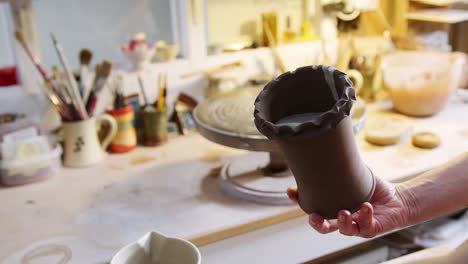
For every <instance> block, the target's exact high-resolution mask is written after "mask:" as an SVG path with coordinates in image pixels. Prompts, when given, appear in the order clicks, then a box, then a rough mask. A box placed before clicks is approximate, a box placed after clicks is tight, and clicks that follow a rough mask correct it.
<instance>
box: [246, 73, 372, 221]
mask: <svg viewBox="0 0 468 264" xmlns="http://www.w3.org/2000/svg"><path fill="white" fill-rule="evenodd" d="M355 100H356V97H355V89H354V86H353V84H352V82H351V81H350V80H349V78H348V77H347V76H346V74H344V73H342V72H340V71H338V70H336V69H335V68H332V67H328V66H309V67H302V68H298V69H296V70H295V71H293V72H287V73H284V74H282V75H280V76H279V77H278V78H276V79H275V80H273V81H271V82H270V83H268V84H267V85H266V86H265V88H264V89H263V91H262V92H261V93H260V94H259V96H258V97H257V99H256V101H255V112H254V116H255V124H256V126H257V129H258V130H259V131H260V132H261V133H262V134H264V135H265V136H266V137H268V138H269V139H271V140H274V141H276V143H277V144H278V146H279V148H280V150H281V151H282V152H283V154H284V156H285V157H286V160H287V162H288V165H289V167H290V169H291V171H292V173H293V175H294V178H295V180H296V183H297V187H298V202H299V205H300V207H301V208H302V209H303V210H304V211H305V212H306V213H308V214H310V213H313V212H315V213H318V214H320V215H321V216H322V217H324V218H326V219H332V218H336V217H337V215H338V212H339V210H341V209H346V210H349V211H351V212H355V211H357V210H359V208H360V206H361V204H362V203H363V202H366V201H369V199H370V197H371V196H372V194H373V192H374V188H375V178H374V176H373V174H372V172H371V171H370V170H369V168H367V166H366V165H365V164H364V163H363V162H362V160H361V158H360V156H359V152H358V150H357V146H356V143H355V140H354V134H353V127H352V122H351V118H350V117H349V113H350V110H351V107H352V105H353V102H354V101H355ZM307 113H315V115H314V116H312V117H310V118H309V119H307V120H302V121H301V122H296V123H294V124H290V123H280V122H278V121H280V120H282V119H283V118H285V117H290V116H294V115H301V114H307Z"/></svg>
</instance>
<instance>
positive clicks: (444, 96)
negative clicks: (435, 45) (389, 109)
mask: <svg viewBox="0 0 468 264" xmlns="http://www.w3.org/2000/svg"><path fill="white" fill-rule="evenodd" d="M463 64H464V57H463V56H462V55H461V54H459V53H449V52H422V51H399V52H396V53H392V54H389V55H386V56H385V57H384V58H383V61H382V68H383V79H384V85H385V87H386V88H387V90H388V92H389V95H390V98H391V100H392V102H393V107H394V108H395V109H396V110H397V111H399V112H401V113H403V114H406V115H411V116H430V115H433V114H436V113H438V112H439V111H440V110H442V108H443V107H444V106H445V105H446V104H447V101H448V99H449V97H450V96H451V95H452V94H453V93H454V91H455V90H456V88H457V86H458V85H459V83H460V80H461V75H462V68H463Z"/></svg>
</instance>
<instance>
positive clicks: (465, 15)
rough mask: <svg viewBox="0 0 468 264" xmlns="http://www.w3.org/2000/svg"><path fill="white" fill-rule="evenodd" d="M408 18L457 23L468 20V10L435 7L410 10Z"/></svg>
mask: <svg viewBox="0 0 468 264" xmlns="http://www.w3.org/2000/svg"><path fill="white" fill-rule="evenodd" d="M406 18H407V19H408V20H416V21H426V22H435V23H444V24H456V23H460V22H464V21H468V11H466V10H458V9H445V8H434V9H426V10H421V11H414V12H408V14H407V15H406Z"/></svg>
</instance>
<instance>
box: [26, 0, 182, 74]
mask: <svg viewBox="0 0 468 264" xmlns="http://www.w3.org/2000/svg"><path fill="white" fill-rule="evenodd" d="M170 1H171V0H138V1H132V0H79V1H77V0H34V1H33V10H34V16H35V20H36V28H37V31H38V38H39V42H40V46H41V51H42V59H43V63H44V65H45V66H46V67H47V68H48V69H50V67H51V66H52V65H59V61H58V59H57V55H56V53H55V50H54V49H53V46H52V42H51V40H50V35H49V33H50V32H53V33H54V34H55V36H56V37H57V39H58V40H59V42H60V43H61V44H62V46H63V49H64V50H65V53H66V55H67V57H68V60H69V62H70V64H71V66H72V67H78V64H79V61H78V53H79V51H80V49H81V48H85V47H86V48H89V49H91V50H92V51H93V53H94V55H95V56H94V59H93V61H94V62H100V61H102V60H103V59H107V60H110V61H113V62H115V63H117V64H122V63H125V62H126V59H125V57H124V55H123V54H122V52H121V50H120V47H121V46H122V45H124V44H126V43H127V42H128V40H129V38H130V37H131V36H132V34H133V33H136V32H140V31H141V32H145V33H146V34H147V39H148V41H156V40H170V41H173V40H174V36H173V31H172V25H171V12H170V6H169V5H170V3H169V2H170Z"/></svg>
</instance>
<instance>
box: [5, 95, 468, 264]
mask: <svg viewBox="0 0 468 264" xmlns="http://www.w3.org/2000/svg"><path fill="white" fill-rule="evenodd" d="M385 114H389V112H388V110H385V107H384V108H383V109H380V106H372V107H371V111H370V113H369V117H370V118H375V117H376V116H377V115H385ZM412 123H413V131H414V132H418V131H427V130H428V131H432V132H435V133H437V134H439V135H440V136H441V138H442V142H443V143H442V145H441V146H440V147H439V148H437V149H434V150H422V149H417V148H415V147H413V146H412V145H411V143H410V140H409V138H407V139H405V140H404V141H403V142H401V143H400V144H398V145H396V146H392V147H385V148H383V147H377V146H372V145H369V144H368V143H366V142H365V141H364V140H363V135H362V133H361V134H359V135H358V136H357V142H358V146H359V149H360V151H361V155H362V158H363V159H364V161H365V162H366V163H367V165H368V166H369V167H370V168H371V169H372V170H373V171H374V172H375V174H377V175H379V176H382V177H385V178H386V179H389V180H392V181H399V180H404V179H406V178H409V177H411V176H414V175H416V174H418V173H421V172H423V171H426V170H428V169H430V168H433V167H435V166H438V165H440V164H442V163H444V162H446V161H447V160H449V159H450V158H452V157H454V156H456V155H459V154H461V153H463V152H465V151H468V104H461V103H457V102H452V103H451V104H450V105H449V106H448V107H447V108H446V109H445V110H444V111H443V112H441V113H439V114H438V115H436V116H434V117H431V118H425V119H414V122H412ZM238 155H252V158H257V155H260V156H262V155H265V154H264V153H247V152H245V151H241V150H235V149H230V148H226V147H222V146H220V145H216V144H214V143H211V142H209V141H207V140H205V139H204V138H202V137H201V136H200V135H198V134H195V135H190V136H184V137H179V138H175V139H173V140H171V141H170V143H169V144H167V145H165V146H162V147H158V148H138V149H137V150H135V151H133V152H131V153H128V154H122V155H110V156H109V157H108V158H107V159H106V160H105V161H103V162H102V163H100V164H99V165H97V166H95V167H92V168H85V169H68V168H64V169H62V170H61V171H60V172H59V173H58V174H57V175H55V176H54V177H53V178H51V179H50V180H48V181H45V182H42V183H37V184H31V185H26V186H20V187H15V188H3V189H0V201H2V206H1V207H0V223H1V225H0V234H1V235H0V263H2V264H15V263H22V261H21V259H22V258H23V256H24V255H25V254H27V253H28V252H31V251H32V250H35V249H38V248H39V250H45V251H44V252H47V251H51V252H55V251H58V252H56V253H57V254H58V256H61V255H66V254H73V258H72V260H71V261H70V262H69V263H105V262H108V261H109V260H110V258H111V257H112V255H113V254H115V253H116V252H117V251H118V249H119V248H121V247H122V246H123V245H125V244H128V243H130V242H132V241H134V240H136V239H137V238H139V237H141V236H142V235H143V234H145V233H146V232H148V231H151V230H157V231H161V232H163V233H166V234H167V235H171V236H178V237H183V238H194V237H197V236H200V235H201V234H204V233H207V232H213V231H216V230H222V229H224V228H229V227H233V226H237V225H241V224H246V223H250V222H252V221H256V220H257V221H258V220H259V219H265V218H269V217H273V218H274V216H276V215H281V214H285V213H288V212H291V211H297V207H296V206H266V205H259V204H254V203H250V202H244V201H238V200H233V199H231V198H229V197H226V196H224V195H223V194H222V193H220V191H219V190H218V189H217V187H216V175H217V173H218V172H219V167H220V166H221V165H222V164H223V163H224V162H226V161H227V160H229V159H233V158H236V156H238ZM260 156H258V157H259V158H261V157H260ZM304 221H305V220H304ZM286 234H287V233H286ZM283 239H288V237H284V238H283ZM289 239H291V238H289ZM316 243H321V242H320V240H317V241H316ZM45 246H46V247H45ZM272 254H274V252H272ZM58 259H60V257H58ZM57 263H59V262H57Z"/></svg>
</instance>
